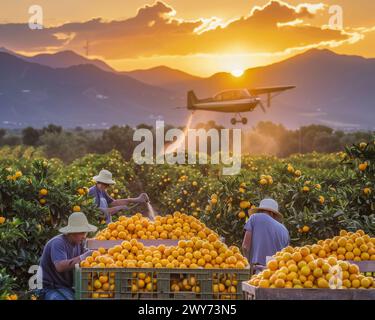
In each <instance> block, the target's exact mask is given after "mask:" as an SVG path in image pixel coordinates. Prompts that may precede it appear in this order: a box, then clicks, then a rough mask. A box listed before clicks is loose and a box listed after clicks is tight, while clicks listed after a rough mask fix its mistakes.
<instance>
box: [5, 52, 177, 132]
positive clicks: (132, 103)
mask: <svg viewBox="0 0 375 320" xmlns="http://www.w3.org/2000/svg"><path fill="white" fill-rule="evenodd" d="M0 70H1V73H0V114H1V115H0V126H3V127H4V126H8V127H10V126H12V127H17V126H25V125H34V126H42V125H45V124H47V123H56V124H60V125H63V126H66V127H74V126H78V125H80V126H83V127H91V126H96V127H105V126H109V125H112V124H130V125H135V124H138V123H140V122H146V123H154V117H156V116H159V115H161V116H165V117H166V119H167V120H169V121H174V120H176V119H174V118H173V113H172V114H171V113H170V112H169V111H170V110H172V108H173V107H174V106H175V103H176V101H174V100H173V99H174V98H175V97H174V94H173V93H172V92H169V91H167V90H164V89H162V88H157V87H153V86H150V85H147V84H144V83H142V82H139V81H137V80H135V79H133V78H131V77H128V76H126V75H119V74H116V73H112V72H105V71H103V70H101V69H99V68H97V67H95V66H93V65H87V64H86V65H79V66H73V67H69V68H56V69H55V68H51V67H47V66H42V65H40V64H36V63H30V62H26V61H24V60H22V59H19V58H17V57H15V56H13V55H10V54H7V53H0ZM180 103H181V102H180Z"/></svg>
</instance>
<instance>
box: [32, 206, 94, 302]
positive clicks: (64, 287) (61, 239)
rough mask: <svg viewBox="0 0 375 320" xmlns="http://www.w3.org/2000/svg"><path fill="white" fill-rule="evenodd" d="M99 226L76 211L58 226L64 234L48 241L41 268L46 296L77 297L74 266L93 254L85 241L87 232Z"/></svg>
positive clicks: (53, 298)
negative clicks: (85, 244)
mask: <svg viewBox="0 0 375 320" xmlns="http://www.w3.org/2000/svg"><path fill="white" fill-rule="evenodd" d="M96 230H97V227H95V226H93V225H91V224H89V223H88V221H87V218H86V216H85V215H84V214H83V213H82V212H74V213H72V214H71V215H70V216H69V219H68V225H67V226H66V227H64V228H61V229H60V230H59V231H60V232H61V233H62V234H60V235H57V236H56V237H54V238H52V239H51V240H49V241H48V242H47V244H46V246H45V247H44V250H43V254H42V257H41V259H40V268H39V271H38V272H41V274H40V273H39V275H40V276H41V277H42V279H43V289H42V291H41V292H40V293H41V294H42V295H43V297H44V299H45V300H74V291H73V269H74V266H75V264H77V263H80V262H81V261H83V260H84V259H86V257H87V256H89V255H91V254H92V252H91V251H87V250H85V249H84V247H83V241H84V240H85V238H86V235H87V233H89V232H95V231H96Z"/></svg>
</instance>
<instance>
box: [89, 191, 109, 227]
mask: <svg viewBox="0 0 375 320" xmlns="http://www.w3.org/2000/svg"><path fill="white" fill-rule="evenodd" d="M89 196H91V197H94V198H95V204H96V205H97V206H98V208H99V209H108V207H109V205H110V204H111V203H112V202H113V201H114V199H112V198H111V197H110V196H109V195H108V193H107V192H105V191H101V190H99V188H98V187H97V186H93V187H91V188H90V189H89ZM103 212H104V213H105V222H106V223H107V224H108V223H110V222H111V221H112V217H111V215H110V214H108V213H107V212H106V211H104V210H103Z"/></svg>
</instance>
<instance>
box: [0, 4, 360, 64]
mask: <svg viewBox="0 0 375 320" xmlns="http://www.w3.org/2000/svg"><path fill="white" fill-rule="evenodd" d="M325 8H326V7H325V5H324V4H323V3H319V4H308V3H304V4H300V5H297V6H292V5H290V4H288V3H286V2H283V1H280V0H273V1H270V2H268V3H267V4H265V5H264V6H262V7H259V6H255V7H253V8H252V9H251V10H250V13H249V14H248V15H245V16H243V17H239V18H237V19H234V20H231V21H226V22H225V21H222V20H221V19H220V18H217V17H209V18H200V19H196V20H184V19H179V18H176V14H177V13H176V11H175V10H174V9H173V8H172V7H171V6H169V5H167V4H166V3H164V2H161V1H157V2H155V3H154V4H152V5H145V6H144V7H142V8H140V9H139V10H138V12H137V14H136V15H135V16H134V17H132V18H129V19H126V20H122V21H110V22H105V21H103V20H101V19H100V18H96V19H92V20H90V21H86V22H76V23H66V24H63V25H61V26H57V27H51V28H45V29H43V30H35V31H31V30H28V29H27V27H26V25H22V24H19V25H0V45H2V46H5V47H8V48H10V49H13V50H20V51H28V50H29V51H41V50H42V49H43V47H44V48H48V49H51V48H55V49H56V50H58V49H59V50H61V49H73V50H77V51H81V50H82V46H83V45H84V43H85V42H86V40H89V41H90V51H91V52H92V53H94V54H95V55H96V56H103V57H104V58H106V59H123V58H137V57H152V56H163V55H189V54H198V53H207V54H228V53H268V54H270V53H271V54H272V53H276V52H282V51H286V50H293V48H298V49H300V48H304V47H306V48H307V47H315V46H319V45H321V44H324V45H332V46H337V45H339V44H341V43H343V42H345V41H349V40H350V39H352V38H353V34H349V33H345V32H343V31H338V30H330V29H327V28H322V27H319V26H312V25H309V24H307V23H306V20H307V19H310V20H312V19H314V17H315V16H316V14H317V13H318V12H321V11H323V10H325Z"/></svg>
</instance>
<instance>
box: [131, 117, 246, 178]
mask: <svg viewBox="0 0 375 320" xmlns="http://www.w3.org/2000/svg"><path fill="white" fill-rule="evenodd" d="M164 129H165V127H164V121H156V130H155V135H156V137H155V139H154V134H153V132H152V131H151V130H149V129H143V128H142V129H137V130H135V132H134V135H133V141H137V142H140V144H139V145H137V146H136V147H135V149H134V151H133V160H134V162H135V163H137V164H164V163H168V164H207V163H208V155H207V151H208V138H210V146H211V148H210V149H211V152H210V163H211V164H223V175H236V174H238V173H239V172H240V170H241V129H232V130H230V129H220V130H218V129H209V130H205V129H186V130H185V131H183V130H181V129H176V128H174V129H169V130H168V131H167V132H165V130H164ZM231 131H232V132H231ZM197 141H198V143H197ZM154 142H155V143H154ZM168 142H169V143H170V144H169V145H168V146H166V143H168ZM154 145H155V150H154ZM186 145H187V150H186ZM230 147H232V148H230ZM230 149H232V150H230Z"/></svg>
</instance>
